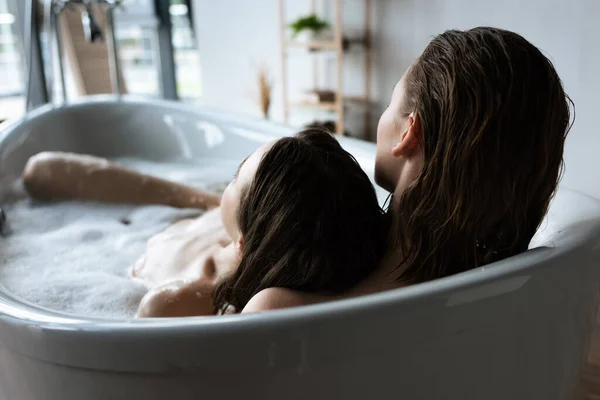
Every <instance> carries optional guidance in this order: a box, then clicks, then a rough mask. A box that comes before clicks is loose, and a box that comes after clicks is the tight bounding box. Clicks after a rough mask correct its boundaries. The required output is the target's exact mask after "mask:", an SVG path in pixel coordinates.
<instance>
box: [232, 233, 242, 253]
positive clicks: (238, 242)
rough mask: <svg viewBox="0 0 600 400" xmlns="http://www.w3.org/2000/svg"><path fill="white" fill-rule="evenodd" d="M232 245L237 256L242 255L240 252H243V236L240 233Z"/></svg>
mask: <svg viewBox="0 0 600 400" xmlns="http://www.w3.org/2000/svg"><path fill="white" fill-rule="evenodd" d="M234 246H235V252H236V253H237V255H238V257H242V254H244V237H243V236H242V235H240V237H239V239H238V240H236V241H235V243H234Z"/></svg>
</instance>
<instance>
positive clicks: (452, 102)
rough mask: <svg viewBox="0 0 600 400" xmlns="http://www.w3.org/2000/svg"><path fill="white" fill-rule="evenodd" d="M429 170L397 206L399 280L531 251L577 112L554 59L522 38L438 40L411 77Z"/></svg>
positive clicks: (490, 33)
mask: <svg viewBox="0 0 600 400" xmlns="http://www.w3.org/2000/svg"><path fill="white" fill-rule="evenodd" d="M405 96H406V105H407V106H406V108H405V109H404V110H400V112H401V113H402V114H403V115H408V114H409V113H411V112H414V113H415V114H416V115H417V116H418V118H419V120H420V123H421V128H422V133H423V135H422V143H421V145H422V148H423V155H424V162H423V164H424V167H423V169H422V171H421V172H420V175H419V176H418V177H417V179H416V180H415V181H414V183H413V184H412V185H411V186H410V187H409V188H408V189H407V190H406V191H405V192H404V193H403V194H402V195H401V197H400V198H399V199H398V203H399V207H400V209H399V212H400V216H401V218H400V220H401V222H400V225H399V226H398V227H397V229H396V230H397V231H398V243H399V245H401V246H402V251H403V255H404V257H405V260H404V263H406V265H407V269H406V270H405V271H404V272H403V274H402V276H401V280H403V281H406V282H407V283H415V282H422V281H427V280H430V279H434V278H439V277H443V276H446V275H451V274H454V273H457V272H461V271H465V270H468V269H471V268H475V267H477V266H480V265H484V264H487V263H490V262H494V261H497V260H500V259H503V258H506V257H510V256H512V255H515V254H518V253H520V252H523V251H525V250H527V248H528V245H529V242H530V240H531V238H532V237H533V235H534V234H535V232H536V230H537V228H538V227H539V225H540V223H541V221H542V219H543V217H544V216H545V214H546V212H547V210H548V205H549V203H550V200H551V197H552V195H553V193H554V191H555V189H556V187H557V184H558V181H559V178H560V174H561V171H562V165H563V147H564V142H565V138H566V135H567V133H568V131H569V129H570V126H571V122H570V109H569V106H570V105H571V104H572V102H571V100H570V99H569V97H568V96H567V95H566V94H565V92H564V90H563V87H562V84H561V81H560V79H559V77H558V75H557V73H556V70H555V69H554V67H553V66H552V63H551V62H550V60H548V59H547V58H546V57H545V56H544V55H543V54H542V53H541V52H540V50H538V49H537V48H536V47H535V46H534V45H532V44H531V43H529V42H528V41H527V40H525V39H524V38H523V37H521V36H519V35H518V34H516V33H513V32H509V31H505V30H501V29H495V28H486V27H481V28H475V29H471V30H468V31H457V30H451V31H447V32H444V33H443V34H441V35H439V36H437V37H435V38H434V39H433V40H432V41H431V43H430V44H429V45H428V46H427V48H426V49H425V51H424V52H423V54H422V55H421V56H420V57H419V58H418V59H417V60H416V62H415V63H414V65H413V66H412V67H411V68H410V70H409V71H408V73H407V75H406V78H405Z"/></svg>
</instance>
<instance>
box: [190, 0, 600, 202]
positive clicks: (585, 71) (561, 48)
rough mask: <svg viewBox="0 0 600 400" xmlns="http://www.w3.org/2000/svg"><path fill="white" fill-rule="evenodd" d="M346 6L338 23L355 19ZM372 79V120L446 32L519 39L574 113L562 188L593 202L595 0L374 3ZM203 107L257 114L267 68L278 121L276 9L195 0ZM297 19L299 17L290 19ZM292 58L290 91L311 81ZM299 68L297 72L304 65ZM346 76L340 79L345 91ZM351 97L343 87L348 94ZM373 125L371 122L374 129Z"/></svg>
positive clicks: (597, 66)
mask: <svg viewBox="0 0 600 400" xmlns="http://www.w3.org/2000/svg"><path fill="white" fill-rule="evenodd" d="M352 1H353V0H346V4H347V5H346V6H345V17H344V18H345V21H346V20H348V19H352V18H355V16H356V14H360V9H359V8H357V6H353V5H352ZM373 3H374V5H375V10H374V19H375V21H377V22H376V25H375V32H374V42H375V44H376V48H375V49H374V55H375V59H374V63H373V64H374V71H373V78H374V80H375V82H376V88H374V90H373V95H374V96H376V99H377V100H378V101H377V103H378V104H377V106H376V112H375V113H374V114H378V113H380V112H381V110H382V108H383V107H384V106H385V105H386V104H387V102H388V98H389V96H390V94H391V90H392V87H393V86H394V84H395V83H396V82H397V80H398V79H399V78H400V76H401V75H402V73H403V72H404V70H405V69H406V68H407V67H408V66H409V65H410V63H411V62H412V61H413V60H414V58H415V57H417V56H418V55H419V54H420V52H421V51H422V50H423V48H424V47H425V46H426V45H427V43H428V42H429V40H430V39H431V37H432V36H433V35H435V34H437V33H440V32H442V31H444V30H445V29H450V28H458V29H468V28H471V27H474V26H480V25H491V26H498V27H503V28H505V29H510V30H514V31H516V32H519V33H521V34H522V35H524V36H525V37H526V38H527V39H529V40H530V41H531V42H533V43H534V44H535V45H537V46H539V47H540V48H541V49H542V50H543V51H544V52H545V53H546V54H547V55H549V57H550V58H551V59H552V60H553V62H554V64H555V66H556V68H557V70H558V72H559V74H560V76H561V77H562V79H563V81H564V84H565V88H566V90H567V92H568V93H569V95H570V96H571V97H572V98H573V100H574V102H575V104H576V112H577V118H576V122H575V125H574V127H573V130H572V132H571V134H570V136H569V139H568V140H567V147H566V149H565V160H566V165H567V168H566V171H565V176H564V179H563V184H564V185H565V186H568V187H571V188H573V189H577V190H581V191H583V192H586V193H588V194H590V195H593V196H595V197H598V198H600V162H598V161H597V160H598V159H599V158H600V157H597V156H596V153H597V152H598V151H600V134H599V133H600V132H598V128H597V124H596V119H597V118H595V117H596V115H597V114H598V115H600V113H598V112H596V108H597V106H598V105H599V104H600V102H599V101H598V100H597V94H598V93H600V45H598V38H600V24H598V21H600V1H598V0H572V1H564V0H527V1H525V0H502V1H499V0H376V1H373ZM308 4H309V1H308V0H288V1H287V5H288V13H289V15H290V16H293V15H294V14H293V13H294V12H300V13H302V12H308ZM194 13H195V18H196V27H197V37H198V42H199V48H200V52H201V57H202V74H203V85H204V94H205V102H206V103H207V104H209V105H214V106H217V107H221V108H227V109H230V110H232V111H234V112H241V113H245V114H252V115H257V116H258V115H260V113H259V111H258V108H257V107H256V106H255V105H254V103H253V101H252V99H251V93H252V85H253V83H254V75H253V71H252V68H251V67H252V65H251V62H252V60H255V61H254V62H260V61H261V60H265V62H266V63H267V64H268V65H269V67H271V71H272V72H273V77H274V80H275V82H276V87H275V89H274V99H273V101H274V104H273V112H272V117H273V119H274V120H281V118H282V107H281V86H280V74H281V66H280V60H281V58H280V47H279V46H280V42H279V34H278V33H279V31H278V23H279V22H278V9H277V0H255V1H252V2H248V1H245V0H222V1H219V2H215V1H212V0H196V1H195V3H194ZM296 15H297V14H296ZM303 58H304V60H302V57H299V58H296V59H295V60H296V61H294V64H295V65H296V70H295V72H293V75H292V71H290V77H293V80H292V79H291V80H290V81H292V82H291V83H292V90H293V91H294V90H299V88H300V87H301V86H302V84H303V82H305V81H307V79H310V72H309V71H310V68H311V64H310V59H309V58H308V57H303ZM303 62H304V64H303ZM351 74H352V72H351V71H346V72H345V78H346V81H347V82H349V84H352V81H353V78H352V75H351ZM347 89H348V88H347ZM375 124H376V118H374V120H373V125H374V126H375Z"/></svg>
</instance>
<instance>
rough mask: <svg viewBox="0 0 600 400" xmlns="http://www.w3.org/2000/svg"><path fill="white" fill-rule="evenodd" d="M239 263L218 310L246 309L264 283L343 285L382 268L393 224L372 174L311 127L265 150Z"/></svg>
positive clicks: (248, 198) (316, 289) (244, 208)
mask: <svg viewBox="0 0 600 400" xmlns="http://www.w3.org/2000/svg"><path fill="white" fill-rule="evenodd" d="M242 192H243V193H242V199H241V202H240V205H239V209H238V216H237V219H238V225H239V227H240V231H241V234H242V237H243V238H244V248H243V252H242V259H241V262H240V264H239V267H238V268H237V269H236V270H235V271H234V272H233V273H232V274H231V275H229V276H227V277H226V278H224V279H223V280H222V281H221V282H219V284H218V285H217V288H216V290H215V302H214V304H215V311H220V310H223V309H224V307H225V306H227V305H231V306H233V307H234V308H235V310H236V311H238V312H239V311H241V310H242V309H243V308H244V306H245V305H246V304H247V303H248V301H249V300H250V299H251V298H252V296H254V295H255V294H257V293H258V292H260V291H261V290H263V289H266V288H269V287H283V288H288V289H294V290H299V291H304V292H310V293H322V294H333V293H339V292H342V291H345V290H347V289H350V288H351V287H353V286H354V285H356V284H357V283H358V282H359V281H361V280H362V279H364V278H366V276H367V275H368V274H369V273H370V272H371V271H373V270H374V269H375V268H377V265H378V262H379V260H380V258H381V256H382V254H383V252H384V251H385V250H386V244H387V243H386V237H387V233H388V231H389V224H388V222H387V218H386V216H385V213H384V212H383V210H382V209H381V208H380V207H379V204H378V202H377V196H376V195H375V190H374V188H373V185H372V184H371V181H370V180H369V178H368V177H367V175H366V174H365V172H364V171H363V170H362V169H361V167H360V166H359V165H358V163H357V162H356V160H355V159H354V157H352V156H351V155H350V154H349V153H347V152H346V151H345V150H344V149H342V147H341V146H340V144H339V143H338V142H337V140H335V139H334V138H333V136H332V135H331V134H329V133H327V132H325V131H323V130H320V129H316V128H310V129H307V130H304V131H302V132H300V133H299V134H297V135H296V136H295V137H288V138H282V139H279V140H278V141H276V142H275V143H274V144H273V146H272V147H271V148H270V149H269V150H267V152H266V153H265V154H264V155H263V158H262V160H261V161H260V164H259V166H258V169H257V171H256V174H255V176H254V179H253V181H252V183H251V184H250V185H249V187H247V188H245V189H243V190H242Z"/></svg>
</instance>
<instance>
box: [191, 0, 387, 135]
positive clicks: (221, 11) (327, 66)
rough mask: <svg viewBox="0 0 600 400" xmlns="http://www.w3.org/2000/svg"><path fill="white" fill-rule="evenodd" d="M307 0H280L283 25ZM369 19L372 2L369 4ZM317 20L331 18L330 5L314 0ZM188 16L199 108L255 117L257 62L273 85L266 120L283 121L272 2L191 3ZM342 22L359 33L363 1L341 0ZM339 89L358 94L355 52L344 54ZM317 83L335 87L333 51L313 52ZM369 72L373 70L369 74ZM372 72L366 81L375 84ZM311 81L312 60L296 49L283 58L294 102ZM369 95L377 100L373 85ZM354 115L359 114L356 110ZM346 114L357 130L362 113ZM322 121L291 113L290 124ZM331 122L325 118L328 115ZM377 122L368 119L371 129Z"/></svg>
mask: <svg viewBox="0 0 600 400" xmlns="http://www.w3.org/2000/svg"><path fill="white" fill-rule="evenodd" d="M310 3H311V1H310V0H286V1H285V20H286V22H289V21H291V20H293V19H295V18H297V17H299V16H301V15H304V14H308V13H309V12H310ZM373 3H374V6H373V13H372V15H373V18H372V21H374V20H375V13H376V8H377V4H376V3H377V1H373ZM316 8H317V10H318V13H319V15H320V16H322V17H324V18H326V19H332V18H333V16H334V11H335V10H334V7H333V1H330V0H329V1H325V0H317V1H316ZM193 11H194V18H195V21H194V23H195V29H196V37H197V40H198V48H199V51H200V57H201V65H202V85H203V89H202V90H203V97H204V99H203V102H204V104H207V105H211V106H216V107H219V108H225V109H228V110H231V111H233V112H236V113H242V114H248V115H253V116H257V117H260V116H261V113H260V110H259V108H258V106H257V105H256V102H255V100H254V99H255V98H256V93H257V89H256V78H255V73H256V67H257V66H258V65H260V63H265V65H267V66H268V68H269V70H270V72H271V74H272V77H273V81H274V83H275V86H274V88H273V104H272V110H271V113H270V114H271V118H272V119H273V120H274V121H279V122H280V121H282V120H283V104H282V86H281V41H280V24H279V8H278V0H254V1H247V0H221V1H218V2H217V1H214V0H195V1H194V7H193ZM342 15H343V20H344V30H345V32H350V33H352V32H361V30H362V29H363V25H362V24H363V21H364V18H363V15H364V1H363V0H344V1H343V13H342ZM344 57H345V60H344V81H345V84H344V90H345V93H346V94H348V95H360V94H362V88H363V80H362V79H363V76H364V74H363V72H362V71H363V64H364V58H362V56H361V54H360V53H359V52H357V51H351V52H349V53H346V54H345V56H344ZM318 58H319V59H318V68H317V70H318V71H319V74H318V80H319V85H320V87H329V88H331V87H333V85H334V84H335V82H336V81H335V62H334V61H335V60H334V57H333V53H329V54H325V53H322V54H319V56H318ZM374 69H375V68H373V70H374ZM375 75H376V72H375V71H373V73H372V77H373V80H372V82H376V77H375ZM312 82H313V61H312V57H311V56H310V55H309V54H308V53H307V52H306V50H302V49H294V50H291V51H290V54H289V56H288V91H289V96H288V97H289V98H290V99H292V100H293V99H294V97H295V96H298V94H299V93H301V91H302V90H305V89H310V88H311V87H312ZM372 86H373V87H372V90H371V95H372V96H377V90H378V87H376V86H375V84H373V85H372ZM356 111H358V112H359V111H360V110H356ZM358 112H357V113H354V112H353V110H350V112H349V114H350V115H349V116H350V118H352V117H357V116H358V117H359V118H360V124H358V125H357V126H360V128H357V129H355V130H354V131H353V133H354V134H355V135H360V134H361V133H362V132H358V130H359V129H361V130H362V126H363V120H362V114H360V115H357V114H358ZM315 116H316V117H321V118H327V115H326V114H316V115H315V114H314V111H313V112H312V114H311V113H308V112H302V110H295V111H294V112H293V113H291V115H290V123H292V124H295V125H299V124H300V122H306V120H307V119H310V118H311V117H315ZM329 118H331V117H329ZM376 122H377V119H376V118H375V115H374V116H373V124H372V125H373V131H374V125H375V124H376Z"/></svg>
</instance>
